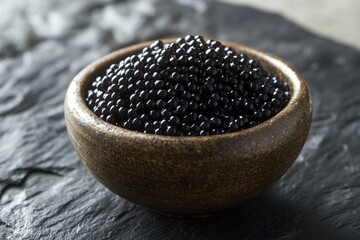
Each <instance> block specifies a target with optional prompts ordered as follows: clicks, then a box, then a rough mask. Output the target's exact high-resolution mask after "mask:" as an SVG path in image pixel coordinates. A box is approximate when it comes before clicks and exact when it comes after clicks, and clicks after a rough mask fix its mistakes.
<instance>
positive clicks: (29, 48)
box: [0, 0, 360, 240]
mask: <svg viewBox="0 0 360 240" xmlns="http://www.w3.org/2000/svg"><path fill="white" fill-rule="evenodd" d="M8 2H9V3H10V4H12V8H11V9H12V11H11V12H9V13H8V14H7V15H2V16H1V17H0V21H3V20H6V19H7V16H8V17H9V19H8V21H11V22H14V23H21V21H23V22H24V25H21V24H20V26H22V27H23V28H22V30H21V31H19V33H20V34H19V35H16V36H18V37H19V38H13V42H11V44H18V45H16V46H17V47H16V48H8V47H5V48H2V49H1V51H0V52H1V53H0V55H1V59H0V91H1V92H0V100H1V101H0V122H1V124H0V191H1V199H0V239H36V240H38V239H56V240H57V239H60V240H63V239H80V240H82V239H85V240H89V239H94V240H98V239H130V240H135V239H151V240H152V239H174V240H182V239H186V240H191V239H195V240H208V239H215V240H218V239H260V240H263V239H316V240H317V239H336V240H337V239H345V240H347V239H354V240H357V239H360V227H359V219H360V204H359V201H358V199H360V188H359V182H360V164H359V159H360V148H359V141H360V98H359V94H358V93H359V92H360V81H359V76H360V69H359V67H358V66H359V65H360V52H359V51H358V50H356V49H353V48H350V47H348V46H344V45H341V44H338V43H336V42H333V41H330V40H328V39H324V38H322V37H319V36H316V35H314V34H312V33H310V32H308V31H307V30H304V29H303V28H301V27H299V26H297V25H295V24H293V23H292V22H290V21H288V20H287V19H284V18H283V17H281V16H279V15H275V14H269V13H266V12H262V11H258V10H255V9H251V8H247V7H240V6H231V5H226V4H222V3H216V2H209V1H206V2H203V1H199V0H194V1H191V2H192V4H191V5H186V4H185V1H183V3H182V4H179V3H178V2H173V1H167V0H164V1H161V0H149V1H133V0H129V1H121V2H120V1H97V0H88V1H82V0H81V1H80V0H64V1H61V4H60V3H59V1H54V0H48V1H42V0H33V1H31V5H24V4H23V1H8ZM33 10H34V11H33ZM35 10H37V11H35ZM24 13H26V14H24ZM47 16H52V17H51V18H47ZM155 16H156V17H155ZM47 19H48V20H49V21H47ZM50 19H52V20H51V21H50ZM56 19H57V20H59V21H54V20H56ZM124 19H126V21H125V20H124ZM41 20H43V21H41ZM56 24H60V26H57V25H56ZM2 26H5V25H2ZM54 31H56V32H54ZM55 33H56V34H57V35H55ZM189 33H190V34H201V35H205V36H209V37H212V38H218V39H223V40H227V41H232V42H241V43H244V44H246V45H249V46H253V47H256V48H258V49H261V50H263V51H266V52H272V53H274V54H276V55H277V56H280V57H281V58H283V59H285V60H286V61H287V62H289V63H290V64H291V65H292V66H294V67H295V69H297V70H298V71H299V72H300V73H301V74H302V75H303V76H304V78H305V79H306V81H307V83H308V84H309V88H310V90H311V95H312V101H313V121H312V125H311V130H310V133H309V137H308V140H307V141H306V143H305V145H304V147H303V149H302V151H301V153H300V155H299V156H298V158H297V159H296V160H295V162H294V163H293V165H292V166H291V168H290V169H289V170H288V171H287V172H286V174H285V175H284V176H283V177H281V178H280V180H279V181H277V182H276V183H275V184H274V185H272V186H271V187H270V188H269V189H268V190H267V191H265V192H264V193H263V194H260V195H259V196H258V197H255V198H253V199H251V200H249V201H247V202H245V203H243V204H240V205H239V206H238V207H235V208H231V209H229V210H226V211H222V212H219V213H216V214H213V215H211V216H209V217H207V218H202V219H176V218H169V217H164V216H162V215H160V214H155V213H153V212H151V211H147V210H146V209H144V208H143V207H140V206H137V205H135V204H132V203H131V202H129V201H127V200H124V199H123V198H121V197H119V196H118V195H116V194H113V193H112V192H111V191H109V190H108V189H106V188H105V187H104V186H103V185H102V184H101V183H99V181H97V180H96V179H95V178H94V177H93V175H92V174H91V173H90V172H89V171H87V169H86V168H85V167H84V166H83V164H82V163H81V161H80V160H79V158H78V156H77V155H76V153H75V151H74V149H73V147H72V144H71V142H70V139H69V137H68V134H67V132H66V127H65V121H64V114H63V113H64V109H63V101H64V97H65V91H66V89H67V88H68V86H69V84H70V82H71V80H72V79H73V78H74V76H75V75H76V74H77V73H78V72H79V71H80V70H81V69H82V68H84V67H85V66H86V65H88V64H89V63H90V62H92V61H94V60H95V59H98V58H100V57H101V56H104V55H105V54H107V53H110V52H112V51H114V50H116V49H120V48H122V47H125V46H129V45H131V44H133V43H136V42H142V41H146V40H149V39H156V38H164V37H170V36H183V35H186V34H189ZM21 37H22V38H21ZM0 41H1V42H3V41H4V40H3V38H0ZM17 41H20V43H18V42H17ZM21 43H24V44H25V45H21ZM13 50H16V51H13Z"/></svg>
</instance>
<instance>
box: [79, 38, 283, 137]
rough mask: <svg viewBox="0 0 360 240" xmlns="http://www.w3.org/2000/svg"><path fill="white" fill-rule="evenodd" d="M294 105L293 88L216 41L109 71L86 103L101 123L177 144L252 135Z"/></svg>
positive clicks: (187, 43) (152, 53)
mask: <svg viewBox="0 0 360 240" xmlns="http://www.w3.org/2000/svg"><path fill="white" fill-rule="evenodd" d="M289 99H290V92H289V86H288V85H287V83H286V82H284V81H281V80H280V79H279V78H278V77H276V76H274V75H272V74H271V73H268V72H267V71H265V70H264V69H263V68H262V67H261V64H260V63H259V62H258V61H256V60H252V59H249V58H248V57H247V56H246V55H244V54H238V53H236V52H235V51H234V50H233V49H232V48H230V47H227V46H224V45H222V44H221V43H220V42H218V41H215V40H207V41H205V40H204V38H203V37H201V36H190V35H188V36H186V37H185V38H178V39H177V40H176V42H174V43H171V44H164V43H163V42H162V41H156V42H154V43H153V44H151V45H150V46H149V47H146V48H144V49H143V50H142V52H140V53H139V54H137V55H133V56H129V57H127V58H126V59H123V60H121V61H120V62H119V63H115V64H112V65H111V66H109V68H108V69H107V70H106V72H104V74H103V75H101V76H98V77H97V78H96V79H94V82H93V83H92V85H91V86H90V89H89V90H88V92H87V95H86V103H87V105H88V106H89V108H90V109H91V110H92V111H93V112H94V113H95V114H96V115H97V116H99V117H100V118H101V119H103V120H105V121H107V122H109V123H111V124H114V125H117V126H120V127H123V128H127V129H130V130H134V131H139V132H144V133H150V134H159V135H177V136H197V135H213V134H222V133H228V132H234V131H239V130H242V129H246V128H250V127H252V126H255V125H257V124H259V123H261V122H264V121H265V120H267V119H269V118H271V117H272V116H274V115H275V114H277V113H278V112H279V111H280V110H281V109H283V108H284V107H285V106H286V104H287V103H288V101H289Z"/></svg>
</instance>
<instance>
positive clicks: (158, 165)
mask: <svg viewBox="0 0 360 240" xmlns="http://www.w3.org/2000/svg"><path fill="white" fill-rule="evenodd" d="M225 44H227V45H230V46H231V47H233V48H234V49H235V50H237V51H238V52H242V53H245V54H247V55H248V56H249V57H251V58H254V59H258V60H260V62H261V63H262V64H263V66H264V67H265V68H266V69H267V70H269V71H270V72H274V73H275V74H277V75H279V77H281V78H282V79H284V80H286V81H288V82H289V84H290V86H291V89H292V92H293V97H292V99H291V101H290V102H289V104H288V106H287V107H286V108H285V109H284V110H283V111H281V112H280V113H278V114H277V115H276V116H275V117H273V118H272V119H269V120H268V121H266V122H264V123H262V124H260V125H258V126H256V127H253V128H250V129H247V130H244V131H241V132H237V133H231V134H222V135H216V136H204V137H169V136H156V135H150V134H143V133H136V132H133V131H129V130H126V129H122V128H119V127H116V126H113V125H111V124H108V123H105V122H104V121H102V120H101V119H100V118H98V117H96V116H95V115H94V114H92V113H91V111H90V110H89V109H87V107H86V105H85V102H84V100H83V94H84V93H83V91H84V88H85V87H86V83H87V82H88V81H86V80H87V79H88V78H89V77H91V76H94V74H95V73H96V71H97V67H99V66H105V65H108V64H110V63H111V62H113V61H114V60H119V59H121V58H123V57H124V56H127V55H130V54H132V53H134V52H136V51H137V50H139V49H141V48H142V47H143V46H142V45H138V46H135V47H134V46H133V47H130V48H128V49H125V51H124V50H122V51H119V52H116V53H113V54H112V55H109V56H107V57H105V58H104V59H102V60H99V61H98V62H96V63H94V64H92V65H90V66H89V67H87V68H86V69H84V70H83V71H82V72H81V73H80V74H79V75H78V76H77V77H75V79H74V80H73V81H72V82H71V84H70V86H69V89H68V92H67V95H66V98H65V120H66V126H67V130H68V133H69V136H70V139H71V142H72V144H73V146H74V148H75V150H76V152H77V154H78V156H79V157H80V159H81V161H82V162H83V163H84V165H85V166H86V167H87V168H88V169H89V170H90V171H91V173H92V174H93V175H94V176H95V177H96V178H97V179H98V180H99V181H100V182H102V183H103V184H104V185H105V186H106V187H107V188H109V189H110V190H111V191H113V192H114V193H116V194H118V195H120V196H122V197H124V198H126V199H128V200H129V201H131V202H134V203H136V204H139V205H142V206H145V207H147V208H149V209H152V210H155V211H159V212H163V213H167V214H171V215H201V214H206V213H211V212H215V211H218V210H221V209H224V208H228V207H232V206H234V205H236V204H239V203H241V202H243V201H245V200H246V199H248V198H250V197H252V196H254V195H256V194H258V193H260V192H262V191H264V190H265V189H267V188H268V187H269V186H271V185H272V184H273V183H274V182H275V181H277V180H278V179H279V178H280V177H281V176H282V175H283V174H284V173H285V171H286V170H287V169H288V168H289V167H290V166H291V164H292V163H293V161H294V160H295V159H296V157H297V156H298V154H299V153H300V151H301V149H302V147H303V145H304V143H305V141H306V138H307V136H308V132H309V128H310V124H311V109H312V108H311V97H310V93H309V90H308V87H307V85H306V83H305V81H304V80H303V79H302V78H301V76H299V74H297V73H296V72H295V71H294V70H293V69H292V68H290V67H289V66H288V65H287V64H285V63H284V62H283V61H282V60H280V59H278V58H276V57H274V56H271V55H269V54H265V53H262V52H260V51H257V50H254V49H251V48H248V47H245V46H242V45H239V44H235V43H225Z"/></svg>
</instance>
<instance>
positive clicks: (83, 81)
mask: <svg viewBox="0 0 360 240" xmlns="http://www.w3.org/2000/svg"><path fill="white" fill-rule="evenodd" d="M160 40H162V41H163V42H164V43H172V42H175V40H176V38H170V39H160ZM217 41H220V42H221V43H222V44H224V45H226V46H229V47H232V48H234V49H235V51H236V52H238V53H244V54H245V55H248V57H249V58H251V59H255V60H259V61H260V62H261V63H262V64H263V63H264V62H266V64H268V65H271V66H272V67H274V68H277V69H279V71H280V72H281V73H282V74H283V75H284V76H285V79H283V78H282V80H285V81H287V82H288V84H289V86H290V91H291V98H290V100H289V102H288V104H287V105H286V106H285V107H284V108H283V109H282V110H281V111H280V112H278V113H277V114H276V115H275V116H273V117H271V118H270V119H268V120H266V121H264V122H262V123H260V124H258V125H255V126H253V127H250V128H247V129H243V130H240V131H236V132H230V133H222V134H215V135H206V136H168V135H155V134H149V133H143V132H137V131H133V130H129V129H125V128H122V127H120V126H116V125H113V124H110V123H108V122H106V121H104V120H102V119H101V118H100V117H98V116H97V115H96V114H95V113H94V112H92V111H91V109H90V108H89V107H88V106H87V104H86V102H85V95H84V94H85V91H86V89H85V88H86V87H87V86H88V81H90V80H91V79H92V77H94V76H93V74H95V73H96V72H97V71H98V70H99V69H104V68H106V66H109V65H111V64H112V63H114V62H116V61H120V59H122V58H123V57H125V56H129V55H132V54H135V53H139V52H140V51H141V50H142V49H143V48H144V47H147V46H149V45H150V44H151V43H153V42H154V41H146V42H142V43H138V44H134V45H131V46H128V47H125V48H121V49H119V50H116V51H114V52H111V53H109V54H107V55H105V56H103V57H101V58H99V59H98V60H95V61H93V62H92V63H90V64H89V65H87V66H86V67H85V68H83V69H82V70H81V71H80V72H79V73H78V74H77V75H76V76H75V77H74V79H73V80H72V81H71V83H70V85H69V87H68V90H67V92H66V96H65V111H67V110H69V111H70V112H71V113H73V114H72V115H74V116H75V118H76V119H77V120H78V121H80V122H81V123H82V124H83V125H85V126H87V127H88V128H91V129H92V130H94V131H96V132H97V133H103V134H106V135H109V134H111V135H113V136H114V137H131V138H137V139H148V140H153V141H154V140H161V141H196V142H197V141H199V140H201V141H211V140H222V139H229V138H237V137H241V136H246V135H248V134H252V133H256V132H259V131H263V130H264V129H266V128H269V127H270V126H271V125H273V124H276V123H277V122H279V121H282V120H283V119H284V118H286V116H287V115H288V114H289V113H291V112H293V111H296V110H297V107H298V106H299V105H300V102H301V100H304V98H303V97H302V95H303V94H301V93H302V92H303V91H305V92H308V91H309V89H308V86H307V83H306V82H305V80H304V79H303V77H302V76H301V75H300V74H299V73H298V72H296V71H295V70H294V69H293V68H292V67H291V66H290V65H289V64H288V63H286V62H285V61H284V60H283V59H281V58H279V57H277V56H275V55H273V54H271V53H267V52H263V51H261V50H258V49H255V48H253V47H249V46H246V45H243V44H239V43H234V42H227V41H221V40H217ZM249 55H250V56H249ZM309 101H310V107H311V106H312V105H311V95H310V94H309ZM67 108H68V109H67ZM310 111H312V109H310ZM66 115H67V114H65V117H66Z"/></svg>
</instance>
